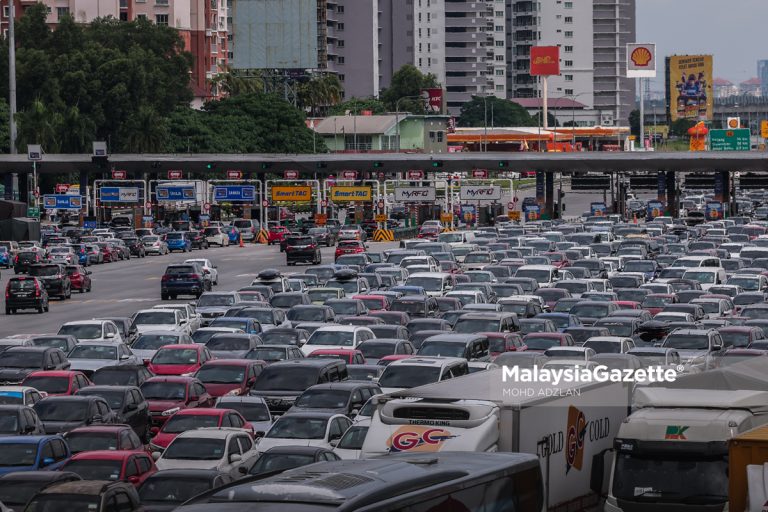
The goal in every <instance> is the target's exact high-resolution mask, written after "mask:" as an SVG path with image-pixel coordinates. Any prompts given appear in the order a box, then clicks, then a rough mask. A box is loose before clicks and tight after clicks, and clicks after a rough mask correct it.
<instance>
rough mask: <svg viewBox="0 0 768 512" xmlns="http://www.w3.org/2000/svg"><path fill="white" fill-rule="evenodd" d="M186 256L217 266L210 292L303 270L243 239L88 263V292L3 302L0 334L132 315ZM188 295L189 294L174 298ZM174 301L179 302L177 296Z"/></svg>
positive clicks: (326, 255)
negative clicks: (20, 304) (17, 305)
mask: <svg viewBox="0 0 768 512" xmlns="http://www.w3.org/2000/svg"><path fill="white" fill-rule="evenodd" d="M369 247H370V249H371V251H373V252H377V251H383V250H385V249H392V248H396V247H398V243H397V242H394V243H393V242H388V243H381V242H370V243H369ZM334 250H335V248H334V247H324V248H323V249H322V256H323V263H331V262H333V255H334ZM188 258H208V259H209V260H211V261H212V262H213V263H214V264H215V265H217V266H218V269H219V284H218V286H215V287H214V291H230V290H236V289H238V288H240V287H242V286H247V285H249V284H251V281H252V280H253V279H254V278H255V277H256V274H258V273H259V271H261V270H263V269H265V268H277V269H279V270H281V271H283V272H285V273H294V272H299V273H300V272H303V269H304V268H306V267H307V266H306V265H297V266H295V267H288V266H286V265H285V254H283V253H281V252H280V248H279V247H278V246H265V245H253V244H247V245H246V247H242V248H241V247H238V246H237V245H233V246H230V247H223V248H218V247H216V248H210V249H208V250H203V251H193V252H191V253H178V252H175V253H172V254H170V255H168V256H147V257H146V258H142V259H138V258H131V259H130V260H127V261H119V262H116V263H107V264H104V265H93V266H90V267H88V269H89V270H91V271H92V272H93V274H92V275H91V279H92V280H93V291H92V292H91V293H82V294H81V293H78V292H75V293H73V294H72V298H71V299H69V300H66V301H61V300H58V299H51V301H50V311H49V312H48V313H44V314H42V315H41V314H37V313H36V312H34V311H32V310H23V311H20V312H19V313H18V314H16V315H5V314H4V313H5V311H4V309H5V308H4V307H3V309H2V310H1V311H0V337H6V336H10V335H13V334H48V333H55V332H57V331H58V330H59V327H61V325H62V324H63V323H65V322H69V321H72V320H88V319H91V318H99V317H107V316H131V315H133V313H135V312H136V311H137V310H139V309H144V308H150V307H152V306H154V305H155V304H162V301H161V300H160V278H161V276H162V275H163V272H164V270H165V267H166V266H167V265H169V264H171V263H181V262H183V261H184V260H186V259H188ZM0 272H2V278H0V289H1V290H3V291H4V290H5V287H6V284H7V282H8V278H9V277H10V276H12V275H13V270H12V269H11V270H5V269H2V271H0ZM181 300H191V299H179V301H181ZM177 302H178V301H177Z"/></svg>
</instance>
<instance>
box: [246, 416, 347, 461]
mask: <svg viewBox="0 0 768 512" xmlns="http://www.w3.org/2000/svg"><path fill="white" fill-rule="evenodd" d="M350 426H352V420H350V419H349V418H347V417H346V416H344V415H343V414H334V413H331V412H295V413H290V414H285V415H283V416H280V417H279V418H278V419H277V420H276V421H275V423H274V424H273V425H272V428H270V429H269V432H267V434H266V435H265V436H264V437H263V438H261V440H260V441H259V444H258V448H259V452H262V453H263V452H265V451H267V450H269V449H270V448H273V447H275V446H318V447H321V448H328V449H329V450H330V449H332V448H333V445H332V444H331V443H333V442H334V441H338V440H339V439H341V436H342V435H343V434H344V432H346V431H347V429H348V428H349V427H350Z"/></svg>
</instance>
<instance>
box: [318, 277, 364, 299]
mask: <svg viewBox="0 0 768 512" xmlns="http://www.w3.org/2000/svg"><path fill="white" fill-rule="evenodd" d="M325 286H326V287H328V288H339V289H341V290H344V293H345V294H347V295H354V294H355V293H357V291H358V284H357V280H355V279H349V280H346V281H328V282H327V283H326V284H325Z"/></svg>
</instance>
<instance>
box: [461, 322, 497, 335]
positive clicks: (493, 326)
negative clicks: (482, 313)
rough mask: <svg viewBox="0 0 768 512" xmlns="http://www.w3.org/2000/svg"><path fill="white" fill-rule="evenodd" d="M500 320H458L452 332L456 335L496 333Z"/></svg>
mask: <svg viewBox="0 0 768 512" xmlns="http://www.w3.org/2000/svg"><path fill="white" fill-rule="evenodd" d="M499 322H500V320H498V319H495V318H459V320H458V321H457V322H456V325H455V326H454V328H453V330H454V331H455V332H458V333H464V334H472V333H475V332H498V331H499Z"/></svg>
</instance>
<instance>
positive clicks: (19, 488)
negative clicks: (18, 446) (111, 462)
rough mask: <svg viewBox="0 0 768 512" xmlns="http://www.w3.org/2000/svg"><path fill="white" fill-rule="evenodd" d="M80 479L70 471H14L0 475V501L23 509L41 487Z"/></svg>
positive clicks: (19, 509) (15, 508) (16, 509)
mask: <svg viewBox="0 0 768 512" xmlns="http://www.w3.org/2000/svg"><path fill="white" fill-rule="evenodd" d="M77 480H82V479H81V478H80V475H76V474H75V473H72V472H71V471H14V472H13V473H6V474H5V475H3V476H2V477H0V503H2V504H3V505H5V506H6V507H10V508H11V509H12V510H15V511H21V510H24V507H25V506H26V504H27V502H29V500H31V499H32V497H33V496H34V495H35V494H37V493H38V492H40V491H42V490H43V489H45V488H47V487H49V486H51V485H54V484H58V483H62V482H74V481H77Z"/></svg>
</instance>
